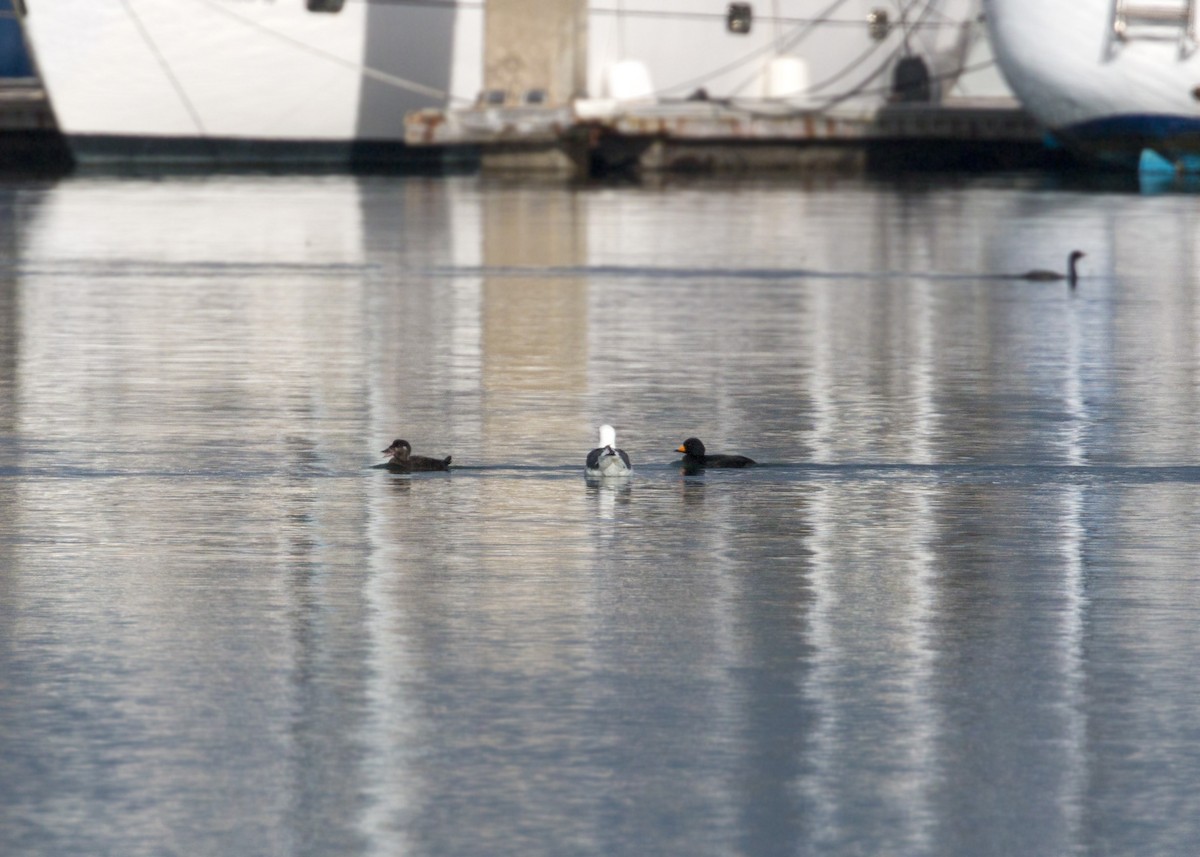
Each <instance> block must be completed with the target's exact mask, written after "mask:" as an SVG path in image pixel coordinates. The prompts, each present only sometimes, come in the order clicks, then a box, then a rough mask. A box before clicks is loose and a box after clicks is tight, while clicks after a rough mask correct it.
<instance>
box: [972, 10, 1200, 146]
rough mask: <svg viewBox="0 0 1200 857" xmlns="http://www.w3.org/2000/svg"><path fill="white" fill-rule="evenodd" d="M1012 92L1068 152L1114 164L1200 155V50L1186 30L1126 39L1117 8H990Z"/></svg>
mask: <svg viewBox="0 0 1200 857" xmlns="http://www.w3.org/2000/svg"><path fill="white" fill-rule="evenodd" d="M984 7H985V10H986V13H987V21H988V34H989V36H990V38H991V40H992V46H993V50H994V53H995V55H996V59H997V61H998V62H999V63H1000V66H1001V69H1002V70H1003V72H1004V75H1005V77H1006V79H1007V80H1008V83H1009V86H1011V87H1012V90H1013V92H1014V93H1015V94H1016V95H1017V97H1018V98H1019V99H1020V100H1021V102H1022V103H1023V104H1024V105H1025V107H1026V108H1027V109H1028V110H1029V112H1030V113H1031V114H1032V115H1033V116H1034V118H1036V119H1037V120H1038V121H1039V122H1041V123H1042V124H1043V125H1045V126H1046V127H1047V128H1048V129H1050V130H1051V131H1052V132H1053V133H1054V134H1055V135H1056V136H1057V137H1058V138H1059V139H1060V140H1061V141H1062V142H1063V143H1065V144H1066V145H1068V146H1070V147H1072V148H1074V149H1075V150H1077V151H1079V152H1082V153H1085V154H1087V155H1090V156H1093V157H1096V158H1099V159H1101V160H1103V161H1106V162H1111V163H1114V164H1120V165H1127V164H1134V163H1136V162H1137V160H1138V158H1139V155H1141V153H1142V152H1143V150H1146V149H1152V150H1155V151H1157V152H1159V153H1160V154H1161V155H1163V156H1164V157H1166V158H1167V159H1168V160H1171V161H1176V162H1180V161H1184V160H1186V159H1189V158H1194V157H1196V156H1197V155H1200V101H1198V100H1197V94H1196V87H1197V84H1198V83H1200V51H1197V50H1196V49H1195V46H1193V45H1189V44H1188V42H1187V40H1186V33H1185V31H1184V30H1183V28H1182V27H1175V26H1161V25H1160V26H1157V27H1153V28H1142V29H1141V30H1140V31H1139V32H1136V33H1135V32H1132V31H1131V35H1132V36H1133V37H1131V38H1126V39H1121V38H1119V37H1118V35H1117V33H1116V31H1115V29H1114V20H1115V19H1114V15H1115V2H1114V0H1071V2H1069V3H1067V2H1060V3H1054V2H1047V0H984Z"/></svg>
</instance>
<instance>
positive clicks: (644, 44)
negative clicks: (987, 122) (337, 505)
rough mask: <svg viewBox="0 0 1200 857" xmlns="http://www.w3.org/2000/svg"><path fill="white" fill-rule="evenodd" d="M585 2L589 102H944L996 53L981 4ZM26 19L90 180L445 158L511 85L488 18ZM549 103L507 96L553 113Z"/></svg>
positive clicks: (476, 10)
mask: <svg viewBox="0 0 1200 857" xmlns="http://www.w3.org/2000/svg"><path fill="white" fill-rule="evenodd" d="M577 2H579V3H580V4H581V8H583V9H586V16H585V17H586V22H585V26H586V39H585V43H586V65H587V69H586V79H587V84H586V88H587V91H586V92H575V93H573V94H572V99H571V100H572V101H577V102H584V101H592V102H594V101H595V100H596V99H606V98H628V97H635V98H640V99H652V100H656V101H659V102H670V101H672V100H679V101H682V100H685V99H688V98H693V99H695V98H705V99H722V100H729V101H730V102H731V103H737V104H739V105H742V106H746V107H747V108H749V109H758V108H763V109H769V110H780V109H783V110H803V111H809V112H811V111H824V110H860V111H861V110H870V109H874V108H876V107H878V106H879V105H881V104H883V103H885V102H887V101H889V100H897V99H909V100H926V101H936V100H937V99H939V98H940V97H941V96H942V95H944V94H945V93H946V92H947V91H949V90H950V88H951V87H952V86H954V85H956V84H961V80H962V73H963V70H964V66H966V65H967V63H968V59H967V58H968V57H969V56H970V55H971V51H972V50H973V49H974V48H975V47H976V46H977V45H978V43H979V41H980V39H981V24H980V20H979V18H980V0H760V2H753V3H751V2H732V3H731V2H724V0H577ZM24 5H25V9H26V15H25V17H24V26H25V32H26V37H27V39H28V41H29V43H30V46H31V48H32V51H33V54H34V57H35V60H36V63H37V67H38V71H39V75H40V77H41V79H42V81H43V84H44V86H45V88H46V91H47V93H48V95H49V98H50V102H51V105H52V107H53V109H54V112H55V115H56V118H57V121H58V124H59V127H60V129H61V130H62V132H63V133H64V134H65V135H66V138H67V140H68V142H69V145H70V147H71V149H72V152H73V154H74V156H75V157H76V159H77V160H78V161H79V162H81V163H84V164H86V163H91V162H103V161H110V162H123V163H139V162H144V161H177V162H198V163H217V164H256V163H266V164H273V163H284V164H286V163H308V164H314V163H330V164H339V165H346V164H352V163H355V162H372V161H377V160H387V161H393V160H399V161H406V160H413V159H416V160H420V159H422V158H430V157H435V158H436V157H439V152H438V151H437V150H430V149H426V148H410V147H406V146H405V145H404V144H403V140H404V135H405V128H404V118H405V115H406V114H408V113H410V112H412V111H416V110H418V109H421V108H427V107H440V108H445V107H461V106H469V105H471V104H473V103H475V102H476V101H477V99H479V98H480V97H481V93H483V92H484V90H485V77H486V78H487V79H488V80H489V81H493V80H494V79H495V77H496V76H497V70H496V69H492V70H491V71H490V72H489V74H487V75H485V74H484V56H485V48H484V30H485V18H486V15H487V3H486V2H483V0H24ZM531 9H534V10H536V5H534V6H531ZM537 23H538V22H537V21H536V20H533V19H531V21H530V38H535V37H536V33H537ZM501 71H502V70H501ZM501 76H502V74H501ZM489 86H490V87H492V88H491V89H490V90H489V96H490V95H492V94H494V92H495V90H494V83H489ZM532 92H533V93H534V94H532V95H531V93H530V92H526V93H519V94H510V95H511V97H513V98H516V99H518V100H520V99H523V98H527V97H530V98H533V99H534V103H540V102H538V101H537V98H538V96H537V95H536V92H537V90H536V87H535V88H533V90H532ZM542 95H544V93H543V94H542ZM502 97H508V96H502ZM558 106H559V107H562V106H564V105H561V104H560V105H558ZM566 106H568V107H569V106H570V105H566Z"/></svg>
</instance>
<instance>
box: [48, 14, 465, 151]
mask: <svg viewBox="0 0 1200 857" xmlns="http://www.w3.org/2000/svg"><path fill="white" fill-rule="evenodd" d="M26 6H27V8H28V15H27V17H26V18H25V26H26V32H27V34H28V37H29V40H30V42H31V44H32V46H33V49H34V53H35V57H36V60H37V63H38V69H39V74H40V76H41V77H42V80H43V84H44V85H45V87H46V91H47V92H48V94H49V96H50V100H51V104H52V106H53V109H54V111H55V115H56V118H57V121H58V124H59V128H60V130H61V131H62V132H63V133H64V134H65V135H66V136H67V138H68V140H69V142H70V144H71V146H72V149H73V151H74V152H75V154H76V156H77V157H80V158H81V159H83V160H106V159H112V160H135V161H137V160H146V159H153V160H183V161H192V160H201V161H209V160H219V161H255V160H260V159H264V160H270V161H280V160H283V161H289V160H297V161H306V162H311V161H322V160H329V161H339V162H340V161H345V160H346V159H348V158H350V157H352V156H353V155H354V153H355V152H370V151H371V150H372V149H373V148H374V149H379V148H381V147H388V148H395V146H396V141H397V140H400V139H402V138H403V133H404V115H405V114H406V113H407V112H408V111H410V110H415V109H419V108H422V107H429V106H433V105H440V104H444V103H446V101H447V100H448V98H450V97H452V96H453V95H455V94H456V93H462V94H463V97H469V96H467V95H466V94H467V93H469V94H470V95H473V94H474V93H475V92H477V91H478V89H479V76H480V69H479V61H478V58H479V56H480V51H481V42H480V34H481V19H482V11H481V10H480V9H479V8H477V7H476V8H473V9H469V8H463V9H459V8H456V7H454V6H432V5H421V4H415V5H409V4H381V3H365V2H347V3H345V4H344V7H343V8H342V10H341V11H340V12H338V13H336V14H329V13H315V12H309V11H308V10H307V9H306V8H305V4H304V2H302V0H296V2H288V3H282V2H275V3H272V2H261V0H260V1H259V2H255V0H246V2H228V0H216V2H196V0H172V2H163V0H125V2H121V0H26ZM462 57H469V58H474V62H469V61H462V62H460V61H457V59H456V58H462Z"/></svg>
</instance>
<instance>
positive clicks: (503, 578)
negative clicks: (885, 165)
mask: <svg viewBox="0 0 1200 857" xmlns="http://www.w3.org/2000/svg"><path fill="white" fill-rule="evenodd" d="M0 205H2V210H3V217H2V218H0V240H2V242H3V247H4V248H5V249H6V253H5V258H4V260H3V261H2V262H0V333H2V336H0V784H2V785H0V797H2V798H3V799H2V800H0V850H2V851H3V853H5V854H9V853H12V854H61V853H93V854H107V853H112V854H118V853H119V854H132V855H136V854H164V853H180V854H189V855H195V854H221V855H225V854H314V855H318V854H319V855H325V854H398V853H403V854H414V855H425V854H428V855H435V854H437V855H440V854H521V855H529V854H555V855H557V854H563V853H585V854H633V853H655V854H688V855H697V854H713V855H728V854H755V855H759V854H775V853H788V854H861V853H898V854H931V855H932V854H946V855H960V854H998V855H999V854H1004V855H1009V854H1046V855H1064V854H1092V853H1138V854H1178V853H1186V852H1187V851H1188V846H1189V845H1190V844H1191V843H1194V842H1195V841H1197V839H1198V837H1200V829H1198V827H1200V825H1198V823H1197V821H1196V819H1197V818H1200V805H1198V801H1197V798H1195V797H1194V796H1193V794H1194V791H1195V790H1194V787H1193V786H1194V783H1195V781H1196V780H1197V777H1198V776H1200V750H1198V749H1197V745H1196V743H1195V741H1194V740H1193V737H1194V723H1193V721H1194V712H1195V711H1196V710H1197V703H1200V691H1197V689H1196V687H1197V686H1196V683H1195V682H1194V681H1193V680H1192V675H1191V670H1190V653H1191V652H1192V651H1193V650H1194V649H1195V647H1196V644H1197V643H1198V642H1200V639H1197V638H1198V637H1200V632H1197V630H1196V629H1197V628H1200V623H1198V622H1197V619H1198V618H1200V616H1198V612H1200V611H1198V609H1197V601H1196V577H1195V573H1194V567H1195V566H1194V557H1195V556H1196V555H1197V551H1198V549H1200V529H1198V528H1197V527H1196V525H1195V520H1196V513H1197V509H1198V507H1200V448H1198V444H1200V441H1198V438H1197V435H1196V432H1195V430H1194V427H1195V425H1196V424H1197V418H1198V417H1200V392H1198V391H1200V383H1198V381H1200V378H1198V377H1197V373H1198V370H1197V366H1198V365H1200V362H1198V361H1197V351H1198V348H1200V345H1198V343H1200V316H1198V315H1197V313H1196V311H1195V303H1196V302H1195V300H1194V298H1193V296H1194V294H1195V293H1196V290H1197V266H1196V260H1195V258H1194V256H1195V251H1194V250H1193V249H1192V248H1193V247H1194V246H1195V244H1196V237H1197V235H1196V231H1197V225H1198V223H1200V219H1198V216H1197V213H1196V211H1195V209H1194V206H1193V205H1191V200H1190V199H1189V198H1188V197H1187V196H1183V195H1173V196H1161V197H1140V196H1134V195H1124V194H1118V193H1104V192H1087V191H1046V190H1041V189H1039V188H1037V187H1036V186H1034V185H1032V184H1030V185H1022V184H1020V183H1010V184H1007V185H1003V184H997V185H993V186H988V185H985V184H978V185H967V186H955V185H949V184H946V185H933V186H917V187H891V186H883V185H873V184H864V183H845V184H836V185H832V186H828V187H824V186H813V187H803V186H798V185H792V186H788V185H766V184H738V185H728V186H723V185H714V184H710V183H705V184H683V185H679V186H664V187H647V188H632V187H629V188H603V187H602V188H589V189H583V190H580V189H574V190H572V189H563V188H558V187H547V186H536V185H532V186H531V185H525V186H508V185H500V184H488V183H482V182H479V181H477V180H474V179H455V180H447V181H427V180H409V179H405V180H400V179H382V178H372V179H352V178H344V177H329V178H269V177H263V178H253V177H238V178H223V179H209V180H187V179H160V180H154V181H150V180H146V181H131V180H117V179H103V178H95V179H79V180H69V181H65V182H62V183H60V184H57V185H40V184H17V185H11V186H8V187H5V188H3V189H0ZM1073 247H1081V248H1083V249H1084V250H1086V252H1087V253H1088V256H1087V259H1086V265H1085V268H1084V275H1085V276H1084V280H1083V282H1082V283H1081V285H1080V288H1079V289H1078V290H1077V291H1075V292H1070V291H1069V290H1067V289H1066V287H1065V286H1062V285H1061V284H1057V285H1044V284H1042V285H1038V284H1031V283H1027V282H1022V281H1019V280H1015V279H1005V278H1003V277H1001V276H999V275H1002V274H1012V273H1017V272H1020V271H1024V270H1026V269H1028V268H1032V267H1057V266H1060V265H1061V264H1063V260H1065V256H1066V253H1067V252H1068V251H1069V250H1070V249H1072V248H1073ZM603 422H611V423H613V424H614V425H615V426H616V428H617V431H618V436H619V438H620V440H621V445H622V446H623V447H624V448H625V449H626V450H628V451H629V452H630V454H631V455H632V456H633V459H634V468H635V472H634V477H633V478H632V479H631V480H627V481H622V482H621V483H619V484H608V483H605V482H603V481H599V482H597V481H589V480H586V479H585V478H584V476H583V457H584V455H585V454H586V452H587V450H588V449H589V448H590V447H591V445H592V443H593V441H594V438H595V431H596V427H597V426H598V425H599V424H601V423H603ZM690 435H696V436H699V437H701V438H703V439H704V440H705V441H706V442H707V443H708V445H709V447H710V448H711V449H714V450H721V451H730V452H739V453H743V454H746V455H750V456H752V457H753V458H755V459H757V460H759V461H760V462H763V464H762V466H760V467H758V468H754V469H752V470H748V471H744V472H739V471H730V472H719V471H713V472H709V473H704V474H684V473H681V472H680V471H679V470H678V469H677V468H676V467H675V466H674V465H673V463H672V460H673V459H674V458H675V457H676V455H675V454H674V453H673V452H672V451H673V450H674V449H675V447H677V446H678V445H679V443H680V442H681V441H682V440H683V439H684V438H685V437H687V436H690ZM397 436H403V437H406V438H407V439H408V440H410V441H411V442H412V443H413V445H414V450H415V452H417V453H418V454H426V455H445V454H453V456H454V461H455V463H456V465H458V467H457V468H456V469H455V470H454V471H453V472H452V473H451V474H449V475H446V474H414V475H412V476H401V475H394V474H390V473H387V472H385V471H380V470H375V469H371V465H373V464H375V463H377V462H378V461H380V460H381V457H380V456H379V455H378V450H379V449H382V448H383V447H384V446H385V445H387V443H388V442H389V441H390V440H391V439H392V438H393V437H397Z"/></svg>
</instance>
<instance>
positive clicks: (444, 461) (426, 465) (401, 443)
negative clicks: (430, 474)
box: [383, 439, 451, 473]
mask: <svg viewBox="0 0 1200 857" xmlns="http://www.w3.org/2000/svg"><path fill="white" fill-rule="evenodd" d="M383 454H384V455H390V456H391V457H392V459H391V461H389V462H387V464H386V465H384V466H385V467H387V469H388V470H394V471H396V472H399V473H419V472H422V471H429V470H449V469H450V458H451V456H449V455H447V456H446V457H445V458H426V457H425V456H423V455H413V454H412V444H410V443H409V442H408V441H407V440H398V439H397V440H393V441H392V445H391V446H389V447H388V448H387V449H385V450H383Z"/></svg>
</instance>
